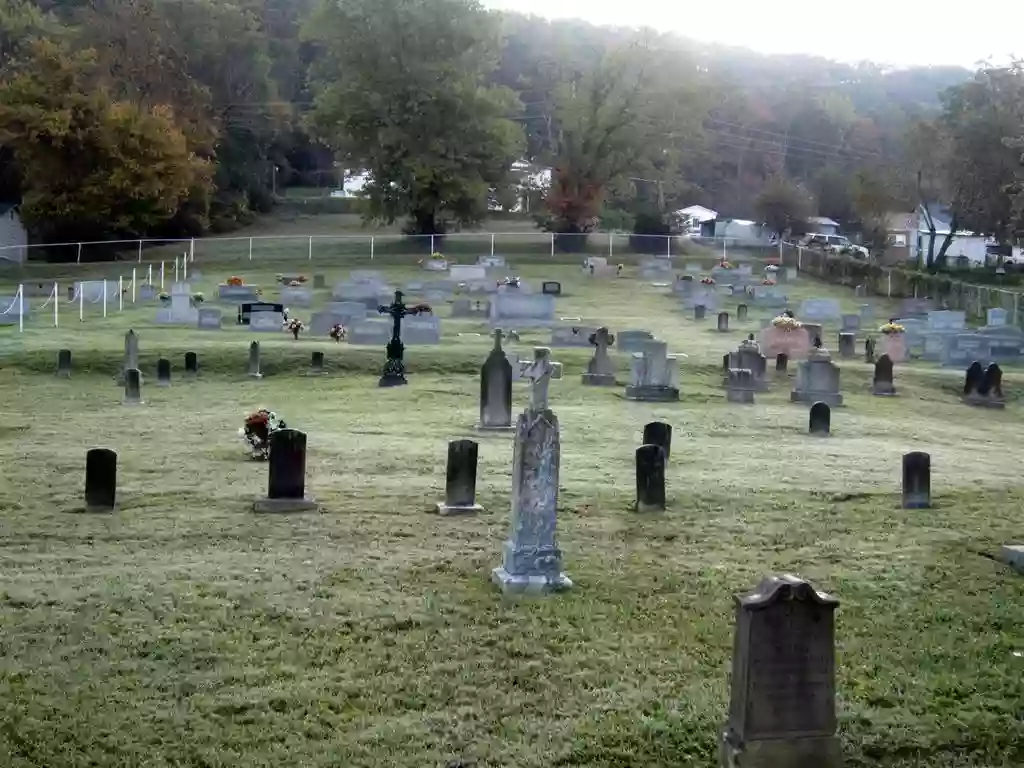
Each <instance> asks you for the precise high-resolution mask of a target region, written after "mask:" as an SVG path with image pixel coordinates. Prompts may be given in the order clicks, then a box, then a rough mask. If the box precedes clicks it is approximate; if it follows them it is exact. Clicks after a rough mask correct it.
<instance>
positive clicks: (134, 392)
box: [123, 368, 142, 405]
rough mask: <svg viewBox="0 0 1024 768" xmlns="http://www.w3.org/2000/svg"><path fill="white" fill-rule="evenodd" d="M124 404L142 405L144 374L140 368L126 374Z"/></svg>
mask: <svg viewBox="0 0 1024 768" xmlns="http://www.w3.org/2000/svg"><path fill="white" fill-rule="evenodd" d="M123 402H124V404H125V405H142V373H141V372H140V371H139V369H138V368H129V369H128V370H127V371H125V372H124V401H123Z"/></svg>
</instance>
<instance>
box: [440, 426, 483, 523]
mask: <svg viewBox="0 0 1024 768" xmlns="http://www.w3.org/2000/svg"><path fill="white" fill-rule="evenodd" d="M478 452H479V446H477V444H476V443H475V442H473V441H472V440H453V441H452V442H450V443H448V465H447V467H446V470H445V484H444V501H443V502H441V503H439V504H438V505H437V511H438V514H441V515H471V514H474V513H476V512H481V511H483V507H481V506H480V505H479V504H477V503H476V468H477V455H478Z"/></svg>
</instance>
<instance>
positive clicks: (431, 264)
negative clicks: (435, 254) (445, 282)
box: [423, 259, 448, 272]
mask: <svg viewBox="0 0 1024 768" xmlns="http://www.w3.org/2000/svg"><path fill="white" fill-rule="evenodd" d="M423 269H425V270H426V271H427V272H446V271H447V270H448V260H447V259H427V260H425V261H424V262H423Z"/></svg>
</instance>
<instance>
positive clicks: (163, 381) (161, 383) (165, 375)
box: [156, 357, 171, 387]
mask: <svg viewBox="0 0 1024 768" xmlns="http://www.w3.org/2000/svg"><path fill="white" fill-rule="evenodd" d="M156 385H157V386H158V387H169V386H171V361H170V360H168V359H167V358H166V357H161V358H160V359H159V360H157V361H156Z"/></svg>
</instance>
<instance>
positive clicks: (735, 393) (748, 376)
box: [725, 368, 755, 405]
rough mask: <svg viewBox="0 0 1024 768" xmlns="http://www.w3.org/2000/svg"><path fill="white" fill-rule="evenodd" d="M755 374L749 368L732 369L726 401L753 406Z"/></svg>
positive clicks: (727, 385) (730, 370)
mask: <svg viewBox="0 0 1024 768" xmlns="http://www.w3.org/2000/svg"><path fill="white" fill-rule="evenodd" d="M754 391H755V386H754V373H753V371H751V370H750V369H748V368H730V369H729V378H728V382H727V383H726V390H725V399H726V400H727V401H728V402H730V403H744V404H747V405H752V404H753V402H754Z"/></svg>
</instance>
